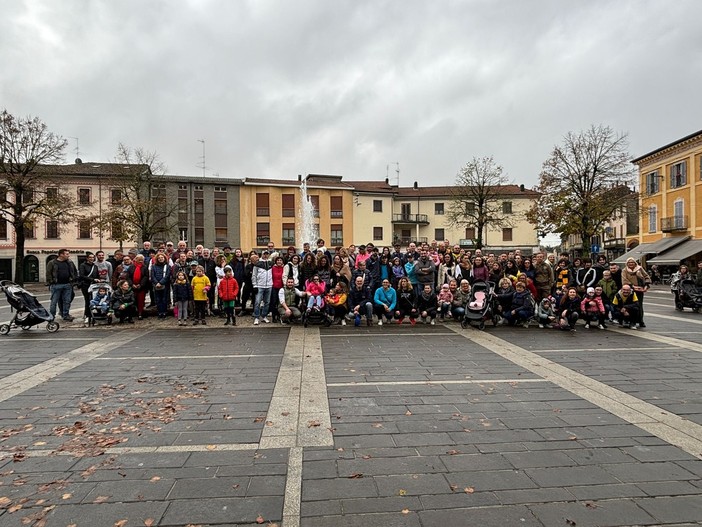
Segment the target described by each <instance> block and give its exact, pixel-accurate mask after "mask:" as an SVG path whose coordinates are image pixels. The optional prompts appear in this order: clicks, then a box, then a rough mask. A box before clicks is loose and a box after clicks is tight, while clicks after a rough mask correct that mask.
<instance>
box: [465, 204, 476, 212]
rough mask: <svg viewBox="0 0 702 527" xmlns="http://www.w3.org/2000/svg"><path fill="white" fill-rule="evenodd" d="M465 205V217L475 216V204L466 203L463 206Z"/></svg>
mask: <svg viewBox="0 0 702 527" xmlns="http://www.w3.org/2000/svg"><path fill="white" fill-rule="evenodd" d="M465 205H466V215H467V216H472V215H474V214H475V203H473V202H472V201H471V202H468V203H466V204H465Z"/></svg>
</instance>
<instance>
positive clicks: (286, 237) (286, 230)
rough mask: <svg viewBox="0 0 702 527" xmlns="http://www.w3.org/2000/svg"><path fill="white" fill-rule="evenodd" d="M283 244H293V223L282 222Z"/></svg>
mask: <svg viewBox="0 0 702 527" xmlns="http://www.w3.org/2000/svg"><path fill="white" fill-rule="evenodd" d="M282 243H283V245H295V224H294V223H283V239H282Z"/></svg>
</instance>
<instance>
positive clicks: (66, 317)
mask: <svg viewBox="0 0 702 527" xmlns="http://www.w3.org/2000/svg"><path fill="white" fill-rule="evenodd" d="M63 319H64V320H65V321H66V322H73V321H74V320H75V319H74V318H73V317H72V316H71V315H66V316H65V317H63Z"/></svg>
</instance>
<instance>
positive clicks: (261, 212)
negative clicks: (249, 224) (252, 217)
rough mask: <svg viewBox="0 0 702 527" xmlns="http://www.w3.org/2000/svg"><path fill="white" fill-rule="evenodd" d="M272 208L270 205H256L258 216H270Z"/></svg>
mask: <svg viewBox="0 0 702 527" xmlns="http://www.w3.org/2000/svg"><path fill="white" fill-rule="evenodd" d="M270 215H271V209H270V208H269V207H256V216H270Z"/></svg>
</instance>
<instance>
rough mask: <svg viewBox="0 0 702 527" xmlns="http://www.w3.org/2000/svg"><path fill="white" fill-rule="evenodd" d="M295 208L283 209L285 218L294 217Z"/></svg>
mask: <svg viewBox="0 0 702 527" xmlns="http://www.w3.org/2000/svg"><path fill="white" fill-rule="evenodd" d="M294 217H295V209H283V218H294Z"/></svg>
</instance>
